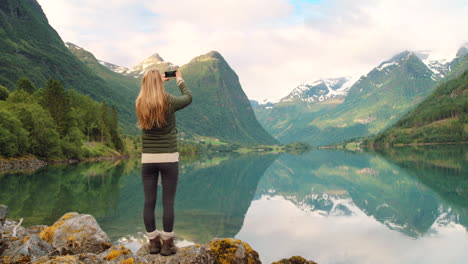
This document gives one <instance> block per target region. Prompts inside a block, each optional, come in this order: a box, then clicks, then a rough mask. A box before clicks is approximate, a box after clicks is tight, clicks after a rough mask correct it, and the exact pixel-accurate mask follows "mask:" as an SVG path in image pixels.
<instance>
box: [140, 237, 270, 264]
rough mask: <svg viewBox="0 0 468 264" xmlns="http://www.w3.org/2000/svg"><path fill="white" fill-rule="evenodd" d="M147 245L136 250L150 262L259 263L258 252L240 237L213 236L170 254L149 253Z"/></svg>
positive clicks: (152, 263) (158, 263)
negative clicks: (208, 240) (208, 239)
mask: <svg viewBox="0 0 468 264" xmlns="http://www.w3.org/2000/svg"><path fill="white" fill-rule="evenodd" d="M149 247H150V244H149V243H146V244H144V245H143V246H142V247H141V248H140V250H138V252H137V255H138V256H141V257H143V258H145V259H146V260H148V263H151V264H162V263H164V264H176V263H177V264H178V263H186V264H202V263H203V264H214V263H236V264H256V263H261V262H260V259H259V256H258V253H257V252H256V251H255V250H253V249H252V248H251V247H250V246H249V244H247V243H246V242H243V241H242V240H240V239H232V238H215V239H213V240H211V241H210V242H209V243H207V244H202V245H200V244H197V245H191V246H188V247H183V248H180V249H179V251H178V252H177V253H176V254H174V255H170V256H161V255H159V254H149Z"/></svg>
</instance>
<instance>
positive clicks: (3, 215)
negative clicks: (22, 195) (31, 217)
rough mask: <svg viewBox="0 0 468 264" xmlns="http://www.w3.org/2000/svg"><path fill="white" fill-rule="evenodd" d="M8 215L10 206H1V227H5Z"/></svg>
mask: <svg viewBox="0 0 468 264" xmlns="http://www.w3.org/2000/svg"><path fill="white" fill-rule="evenodd" d="M7 215H8V206H6V205H4V204H0V226H3V224H4V223H5V219H6V217H7Z"/></svg>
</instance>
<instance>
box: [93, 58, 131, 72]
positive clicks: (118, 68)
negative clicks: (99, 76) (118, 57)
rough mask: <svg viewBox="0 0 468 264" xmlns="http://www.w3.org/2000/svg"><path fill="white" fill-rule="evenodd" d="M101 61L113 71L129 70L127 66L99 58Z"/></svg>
mask: <svg viewBox="0 0 468 264" xmlns="http://www.w3.org/2000/svg"><path fill="white" fill-rule="evenodd" d="M98 61H99V63H100V64H101V65H103V66H105V67H107V68H109V69H110V70H111V71H113V72H117V73H124V72H128V68H127V67H123V66H118V65H115V64H112V63H109V62H105V61H102V60H98Z"/></svg>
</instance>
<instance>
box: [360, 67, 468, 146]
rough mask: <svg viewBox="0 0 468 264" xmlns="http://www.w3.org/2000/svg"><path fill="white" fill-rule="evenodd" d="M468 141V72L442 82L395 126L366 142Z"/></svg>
mask: <svg viewBox="0 0 468 264" xmlns="http://www.w3.org/2000/svg"><path fill="white" fill-rule="evenodd" d="M461 141H468V71H465V72H464V73H463V74H462V75H460V76H459V77H457V78H455V79H451V80H449V81H446V82H444V83H442V84H440V85H439V86H438V87H437V88H436V90H435V91H434V92H433V93H432V94H431V95H430V96H428V97H427V98H426V99H425V100H424V101H423V102H422V103H421V104H419V105H418V106H416V107H415V108H414V109H413V110H411V111H409V112H408V113H406V114H405V115H404V116H403V117H402V118H401V119H400V120H399V121H398V122H397V123H396V124H395V125H394V126H392V127H390V128H389V129H387V130H385V131H383V132H381V133H379V134H378V135H377V136H375V137H371V138H369V139H367V140H365V141H364V142H363V144H365V145H384V144H385V145H393V144H408V143H443V142H461Z"/></svg>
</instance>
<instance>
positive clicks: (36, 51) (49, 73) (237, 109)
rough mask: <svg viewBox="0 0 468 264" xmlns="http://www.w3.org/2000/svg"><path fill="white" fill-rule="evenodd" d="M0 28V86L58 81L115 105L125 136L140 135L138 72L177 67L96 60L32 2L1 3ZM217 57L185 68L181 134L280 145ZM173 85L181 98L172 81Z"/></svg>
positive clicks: (156, 60)
mask: <svg viewBox="0 0 468 264" xmlns="http://www.w3.org/2000/svg"><path fill="white" fill-rule="evenodd" d="M0 24H1V30H0V59H1V61H2V63H1V64H0V85H3V86H6V87H7V88H8V89H9V90H10V91H11V90H13V89H14V87H15V83H16V81H17V80H18V79H19V78H20V77H23V76H27V77H28V78H29V79H31V80H32V81H33V83H34V84H35V85H36V86H37V87H39V88H40V87H43V86H44V85H45V83H46V81H47V80H48V79H49V78H55V79H58V80H60V81H62V82H63V84H64V87H65V88H66V89H75V90H77V91H79V92H81V93H83V94H87V95H90V96H91V97H92V98H93V99H95V100H97V101H106V102H107V104H108V105H111V104H112V105H115V106H116V108H117V111H118V116H119V121H120V122H121V124H122V125H123V128H124V132H125V133H130V134H137V133H139V130H138V129H137V127H136V125H135V124H136V113H135V99H136V97H137V95H138V92H139V89H140V76H141V73H142V71H144V70H147V69H149V68H152V67H155V68H158V67H159V69H160V70H162V71H164V70H166V69H168V68H169V67H177V66H176V65H173V64H172V63H170V62H165V61H164V60H163V59H162V58H161V57H160V56H159V55H158V54H154V55H153V56H151V57H149V58H147V59H145V60H144V61H143V62H142V63H140V64H139V65H137V66H135V67H133V68H132V69H130V70H128V71H125V69H124V68H122V67H119V66H117V65H113V64H110V63H106V62H103V61H100V60H98V59H96V57H95V56H94V55H93V54H92V53H90V52H88V51H86V50H85V49H83V48H81V47H79V46H77V45H75V44H73V43H64V42H63V41H62V39H61V38H60V36H59V35H58V34H57V32H56V31H55V30H54V29H53V28H52V27H51V26H50V25H49V23H48V21H47V18H46V16H45V14H44V12H43V11H42V9H41V7H40V5H39V4H38V3H37V1H35V0H20V1H13V0H5V1H1V4H0ZM215 53H216V52H214V53H213V52H212V53H209V55H205V56H200V57H198V59H194V60H193V61H192V62H191V63H189V64H188V65H186V67H185V68H184V70H183V73H185V71H186V72H187V73H186V74H184V78H185V79H186V81H187V83H188V84H189V85H190V88H191V89H192V91H193V94H194V100H193V103H192V105H191V107H190V108H187V109H190V110H185V113H184V110H182V111H181V113H180V114H178V117H179V116H180V118H179V119H181V120H180V122H179V123H180V130H182V131H185V132H187V133H191V134H199V135H204V136H214V137H217V138H219V139H224V140H226V141H232V142H239V143H265V144H269V143H271V144H276V143H278V142H277V141H276V140H275V139H274V138H273V137H271V136H270V135H269V134H268V133H267V132H266V131H265V130H264V129H263V128H262V127H261V125H260V124H259V123H258V121H257V120H256V118H255V115H254V113H253V111H252V109H251V107H250V104H249V102H248V99H247V97H246V96H245V94H244V92H243V90H242V87H241V86H240V84H239V81H238V77H237V75H236V74H235V72H234V71H233V70H232V69H231V68H230V67H229V65H228V64H227V62H226V61H225V60H224V59H223V58H222V56H221V55H220V54H219V53H216V54H215ZM212 55H213V56H212ZM203 58H204V59H203ZM200 70H202V71H200ZM119 71H122V73H118V72H119ZM191 74H192V76H191ZM171 85H172V86H173V88H174V90H173V92H174V93H175V94H180V91H179V89H178V88H177V89H176V87H175V82H174V81H172V84H169V85H168V87H169V88H170V86H171ZM204 104H206V105H204ZM189 112H190V113H189Z"/></svg>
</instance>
